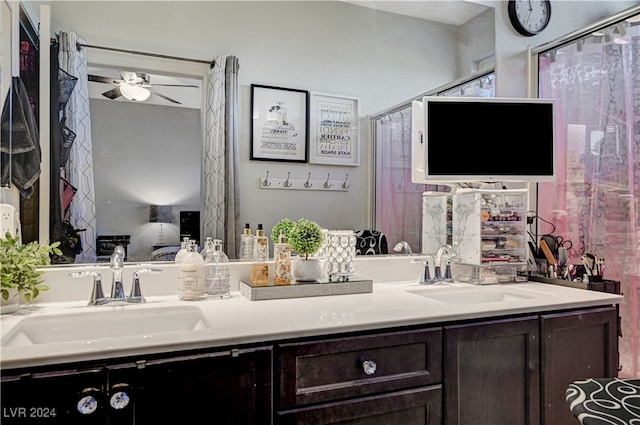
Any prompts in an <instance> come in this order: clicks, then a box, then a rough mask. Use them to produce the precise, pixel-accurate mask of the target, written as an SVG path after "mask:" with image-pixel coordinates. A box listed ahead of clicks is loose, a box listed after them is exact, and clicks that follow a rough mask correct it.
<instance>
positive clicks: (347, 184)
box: [342, 174, 351, 189]
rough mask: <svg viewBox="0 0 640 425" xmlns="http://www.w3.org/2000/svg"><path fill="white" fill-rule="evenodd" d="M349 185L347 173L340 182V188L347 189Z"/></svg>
mask: <svg viewBox="0 0 640 425" xmlns="http://www.w3.org/2000/svg"><path fill="white" fill-rule="evenodd" d="M349 186H351V185H350V184H349V174H347V178H345V179H344V182H343V183H342V188H343V189H349Z"/></svg>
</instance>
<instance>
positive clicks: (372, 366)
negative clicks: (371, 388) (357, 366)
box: [362, 360, 378, 375]
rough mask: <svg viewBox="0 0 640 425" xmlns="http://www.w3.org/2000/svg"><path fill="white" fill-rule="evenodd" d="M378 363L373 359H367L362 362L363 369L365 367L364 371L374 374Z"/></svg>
mask: <svg viewBox="0 0 640 425" xmlns="http://www.w3.org/2000/svg"><path fill="white" fill-rule="evenodd" d="M377 367H378V365H377V364H376V362H374V361H373V360H365V361H363V362H362V369H364V373H365V374H367V375H373V374H374V373H376V368H377Z"/></svg>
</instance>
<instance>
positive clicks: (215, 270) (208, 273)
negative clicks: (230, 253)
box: [204, 239, 231, 298]
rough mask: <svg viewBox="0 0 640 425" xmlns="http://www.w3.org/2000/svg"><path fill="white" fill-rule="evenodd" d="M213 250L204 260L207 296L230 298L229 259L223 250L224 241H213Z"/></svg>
mask: <svg viewBox="0 0 640 425" xmlns="http://www.w3.org/2000/svg"><path fill="white" fill-rule="evenodd" d="M212 244H213V248H212V250H211V251H210V252H209V253H208V254H207V256H206V258H205V259H204V267H205V287H204V292H205V293H206V294H207V295H212V296H215V297H220V298H224V297H228V296H230V295H231V293H230V285H229V257H227V254H225V253H224V251H223V250H222V241H221V240H220V239H213V241H212Z"/></svg>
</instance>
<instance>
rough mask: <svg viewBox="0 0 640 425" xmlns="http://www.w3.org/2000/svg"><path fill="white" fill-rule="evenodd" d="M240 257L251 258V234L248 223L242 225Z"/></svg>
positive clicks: (249, 259) (248, 259) (247, 259)
mask: <svg viewBox="0 0 640 425" xmlns="http://www.w3.org/2000/svg"><path fill="white" fill-rule="evenodd" d="M240 259H241V260H246V261H251V260H253V234H252V233H251V226H250V225H249V223H246V224H245V225H244V229H243V231H242V234H241V235H240Z"/></svg>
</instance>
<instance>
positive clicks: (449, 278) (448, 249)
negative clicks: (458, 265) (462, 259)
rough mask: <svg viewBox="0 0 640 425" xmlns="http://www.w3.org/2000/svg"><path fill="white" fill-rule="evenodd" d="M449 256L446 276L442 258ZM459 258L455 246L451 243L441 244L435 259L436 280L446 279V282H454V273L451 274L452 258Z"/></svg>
mask: <svg viewBox="0 0 640 425" xmlns="http://www.w3.org/2000/svg"><path fill="white" fill-rule="evenodd" d="M445 254H446V255H447V256H448V258H447V260H446V264H445V271H444V276H442V258H443V257H444V256H445ZM455 258H458V254H457V253H456V251H455V250H454V249H453V247H452V246H451V245H449V244H444V245H441V246H440V248H438V252H437V253H436V260H435V263H436V264H435V269H434V273H433V274H434V280H436V281H445V282H453V275H452V274H451V260H452V259H455Z"/></svg>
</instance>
